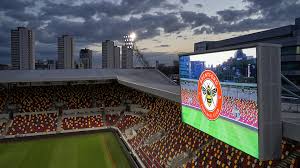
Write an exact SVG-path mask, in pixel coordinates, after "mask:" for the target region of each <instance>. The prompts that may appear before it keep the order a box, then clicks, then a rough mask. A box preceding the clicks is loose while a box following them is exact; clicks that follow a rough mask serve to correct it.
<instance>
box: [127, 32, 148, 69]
mask: <svg viewBox="0 0 300 168" xmlns="http://www.w3.org/2000/svg"><path fill="white" fill-rule="evenodd" d="M136 37H137V36H136V34H135V33H134V32H132V33H130V34H129V35H125V36H124V42H125V46H126V47H128V48H131V49H132V50H133V56H134V57H135V58H136V59H135V60H136V64H140V65H141V66H142V67H143V68H148V67H150V66H149V62H148V61H147V60H146V59H145V58H144V55H143V54H142V53H141V52H140V50H139V49H138V47H137V45H136V43H135V42H136V41H135V40H136Z"/></svg>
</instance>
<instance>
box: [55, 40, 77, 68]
mask: <svg viewBox="0 0 300 168" xmlns="http://www.w3.org/2000/svg"><path fill="white" fill-rule="evenodd" d="M73 46H74V42H73V37H72V36H69V35H63V36H61V37H58V38H57V55H58V65H57V68H58V69H73V68H74V55H73Z"/></svg>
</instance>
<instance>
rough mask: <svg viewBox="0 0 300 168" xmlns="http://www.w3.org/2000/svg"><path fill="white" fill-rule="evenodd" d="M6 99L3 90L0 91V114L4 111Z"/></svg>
mask: <svg viewBox="0 0 300 168" xmlns="http://www.w3.org/2000/svg"><path fill="white" fill-rule="evenodd" d="M6 99H7V95H6V93H5V89H3V90H0V113H1V112H2V111H3V110H4V106H5V103H6Z"/></svg>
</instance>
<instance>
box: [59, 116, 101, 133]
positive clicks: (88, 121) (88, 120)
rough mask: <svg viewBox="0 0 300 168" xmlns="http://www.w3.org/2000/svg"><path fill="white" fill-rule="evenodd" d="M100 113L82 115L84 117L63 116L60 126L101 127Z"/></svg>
mask: <svg viewBox="0 0 300 168" xmlns="http://www.w3.org/2000/svg"><path fill="white" fill-rule="evenodd" d="M103 125H104V124H103V121H102V115H97V116H84V117H66V118H63V122H62V128H63V129H64V130H70V129H82V128H95V127H102V126H103Z"/></svg>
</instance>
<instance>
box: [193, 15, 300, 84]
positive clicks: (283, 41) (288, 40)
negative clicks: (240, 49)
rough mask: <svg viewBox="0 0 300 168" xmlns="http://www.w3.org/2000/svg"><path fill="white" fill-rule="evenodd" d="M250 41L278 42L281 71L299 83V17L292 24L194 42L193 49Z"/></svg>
mask: <svg viewBox="0 0 300 168" xmlns="http://www.w3.org/2000/svg"><path fill="white" fill-rule="evenodd" d="M250 43H272V44H280V45H281V46H282V47H281V73H282V74H283V75H285V76H286V77H287V78H288V79H289V80H291V81H292V82H294V83H295V84H297V85H300V18H297V19H296V20H295V24H294V25H288V26H283V27H279V28H275V29H270V30H266V31H262V32H257V33H252V34H248V35H243V36H239V37H235V38H230V39H225V40H220V41H203V42H198V43H195V44H194V51H195V52H198V53H201V52H205V51H206V50H211V49H217V48H222V47H228V46H237V45H242V44H250Z"/></svg>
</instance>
